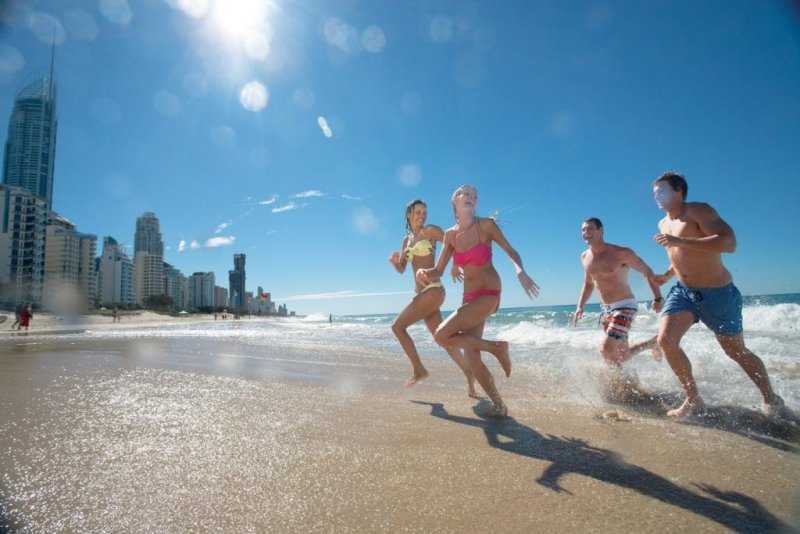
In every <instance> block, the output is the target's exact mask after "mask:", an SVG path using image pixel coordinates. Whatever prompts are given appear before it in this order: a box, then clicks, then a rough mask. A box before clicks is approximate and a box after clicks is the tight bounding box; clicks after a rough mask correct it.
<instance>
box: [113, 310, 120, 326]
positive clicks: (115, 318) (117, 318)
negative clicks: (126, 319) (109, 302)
mask: <svg viewBox="0 0 800 534" xmlns="http://www.w3.org/2000/svg"><path fill="white" fill-rule="evenodd" d="M119 320H120V315H119V308H117V307H116V306H114V319H113V320H112V321H111V322H112V323H118V322H119Z"/></svg>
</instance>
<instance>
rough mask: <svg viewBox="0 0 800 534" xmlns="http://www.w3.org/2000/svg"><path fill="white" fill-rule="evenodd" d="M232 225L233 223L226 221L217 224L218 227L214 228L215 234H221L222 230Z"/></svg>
mask: <svg viewBox="0 0 800 534" xmlns="http://www.w3.org/2000/svg"><path fill="white" fill-rule="evenodd" d="M230 225H231V223H227V222H224V223H222V224H220V225H219V226H217V229H216V230H214V233H215V234H219V233H220V232H222V231H223V230H224V229H225V228H227V227H229V226H230Z"/></svg>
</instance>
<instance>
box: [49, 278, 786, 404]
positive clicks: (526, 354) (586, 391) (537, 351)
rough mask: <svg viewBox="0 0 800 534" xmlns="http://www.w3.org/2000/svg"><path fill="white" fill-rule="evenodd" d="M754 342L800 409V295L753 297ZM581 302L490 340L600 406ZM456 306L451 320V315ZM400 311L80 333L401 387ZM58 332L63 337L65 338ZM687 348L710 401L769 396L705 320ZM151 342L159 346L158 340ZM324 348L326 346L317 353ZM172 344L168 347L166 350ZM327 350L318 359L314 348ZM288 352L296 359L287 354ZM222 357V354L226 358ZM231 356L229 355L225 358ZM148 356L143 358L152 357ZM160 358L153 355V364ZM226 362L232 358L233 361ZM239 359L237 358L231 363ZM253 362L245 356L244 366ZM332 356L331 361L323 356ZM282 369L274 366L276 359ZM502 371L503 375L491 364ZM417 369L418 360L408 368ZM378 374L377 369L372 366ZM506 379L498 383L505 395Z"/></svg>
mask: <svg viewBox="0 0 800 534" xmlns="http://www.w3.org/2000/svg"><path fill="white" fill-rule="evenodd" d="M744 303H745V305H744V312H743V315H744V328H745V341H746V343H747V346H748V348H750V350H752V351H753V352H754V353H756V354H757V355H758V356H759V357H761V359H762V360H763V361H764V363H765V364H766V367H767V370H768V372H769V374H770V378H771V380H772V384H773V386H774V388H775V390H776V392H778V393H779V394H780V395H781V396H783V397H784V399H785V400H786V403H787V404H788V405H789V406H791V407H793V408H797V407H800V357H799V355H798V348H800V329H799V328H798V326H799V325H800V294H784V295H763V296H748V297H745V298H744ZM573 311H574V306H573V305H565V306H541V307H539V306H532V307H525V308H501V309H500V310H499V311H498V312H497V314H495V315H494V316H492V317H490V318H489V320H488V321H487V324H486V330H485V335H484V337H485V338H487V339H502V340H506V341H509V342H510V344H511V357H512V362H513V365H514V374H513V376H512V379H513V380H515V381H516V382H517V383H519V382H520V381H524V380H528V381H529V382H530V384H531V388H538V390H539V391H542V390H548V391H549V392H550V393H552V394H557V395H559V396H561V397H562V398H563V399H564V400H567V401H574V402H577V403H583V402H589V403H592V404H594V403H596V402H598V401H599V400H600V399H599V396H598V390H597V384H596V383H597V375H598V373H599V372H601V371H602V369H603V368H604V364H603V363H602V358H601V356H600V354H599V351H598V347H599V344H600V342H601V340H602V331H601V328H600V323H599V321H600V307H599V305H597V304H594V305H592V304H590V305H587V307H586V311H585V313H584V317H583V318H582V319H581V321H580V322H579V324H578V325H577V326H576V327H572V326H571V324H570V321H571V316H572V312H573ZM447 313H448V312H447V311H445V312H444V316H445V317H446V316H447ZM395 316H396V315H395V314H370V315H343V316H334V317H333V322H332V323H329V318H328V316H327V315H310V316H306V317H287V318H269V319H254V320H242V321H236V322H234V323H231V322H218V323H205V324H203V325H201V326H198V325H196V324H195V325H191V324H187V325H168V326H160V327H141V328H132V329H131V328H129V329H124V330H116V331H109V330H97V331H92V330H91V329H90V330H88V331H87V332H85V333H81V334H74V335H73V337H74V338H76V339H81V338H87V339H92V338H103V339H108V338H111V339H114V338H134V339H138V340H140V341H142V342H143V343H144V345H143V347H144V348H143V349H142V350H141V351H140V353H141V354H142V355H146V354H147V353H148V350H150V349H148V345H147V339H150V340H156V339H173V340H174V341H175V342H176V343H177V342H178V341H179V340H180V339H184V340H186V339H187V338H190V339H191V340H192V343H188V344H187V343H183V344H182V345H180V351H187V350H188V349H187V347H190V346H192V347H194V348H192V349H191V351H192V355H191V356H190V358H191V359H192V360H193V361H194V362H195V363H194V365H196V366H199V367H202V366H203V365H204V363H203V361H204V360H208V362H207V363H210V364H213V363H214V362H215V361H216V362H217V363H218V364H219V365H223V366H228V367H232V368H234V369H235V368H242V367H243V366H244V367H247V369H246V371H247V372H250V373H253V372H256V373H257V372H258V369H259V360H261V359H269V360H272V361H273V364H274V361H275V360H276V358H279V357H280V358H285V359H286V362H284V363H285V365H284V368H285V370H286V372H287V373H290V374H291V373H295V374H301V375H304V376H306V377H307V375H314V376H318V377H319V378H320V379H325V375H326V374H327V372H328V370H332V369H336V368H337V367H338V368H339V370H341V369H342V368H346V370H347V373H348V374H349V375H351V376H352V375H356V376H357V375H358V366H359V362H358V361H352V359H348V360H345V359H342V360H337V359H336V358H334V357H331V356H330V354H335V352H336V351H333V352H331V351H328V350H327V349H329V348H334V349H335V348H337V347H338V348H340V349H341V352H342V353H345V352H346V353H348V354H360V355H362V357H363V358H370V359H372V360H376V361H383V362H385V363H386V364H387V366H385V367H383V368H382V369H385V373H384V374H380V373H379V374H378V375H376V376H371V377H369V379H371V380H386V381H389V382H392V381H396V382H398V383H400V382H402V381H403V380H405V378H406V377H405V375H402V376H395V375H396V367H392V366H391V365H390V364H391V363H393V362H394V360H395V359H398V360H400V361H402V362H403V363H405V362H406V357H405V355H404V353H403V352H402V350H401V349H400V346H399V345H398V343H397V341H396V339H395V337H394V335H393V334H392V332H391V329H390V325H391V323H392V321H393V320H394V318H395ZM657 330H658V316H657V314H655V313H653V312H652V311H651V310H650V309H648V307H647V305H646V304H645V303H640V304H639V313H638V315H637V316H636V320H635V322H634V325H633V328H632V330H631V335H630V339H631V341H633V342H636V341H639V340H644V339H647V338H649V337H651V336H654V335H655V334H656V333H657ZM409 333H410V334H411V336H412V338H413V339H414V340H415V342H416V344H417V348H418V350H419V352H420V355H421V357H422V359H423V362H424V361H430V360H433V361H442V362H447V361H449V357H448V356H447V354H446V353H445V352H444V351H443V350H441V348H440V347H438V346H437V345H436V344H435V343H434V342H433V339H432V336H431V335H430V334H429V333H428V331H427V330H426V329H425V327H424V325H423V323H417V324H415V325H413V326H412V327H411V328H410V329H409ZM64 337H65V336H59V338H60V341H66V340H65V339H64ZM682 346H683V348H684V350H685V351H686V353H687V355H688V356H689V358H690V360H691V362H692V365H693V369H694V374H695V378H696V380H697V382H698V386H699V388H700V392H701V394H702V395H703V397H704V399H705V400H706V402H707V403H711V404H719V405H736V406H745V407H758V406H759V405H760V402H761V399H760V396H759V394H758V392H757V390H756V388H755V387H754V385H753V384H752V383H751V382H750V381H749V379H748V378H747V376H746V375H745V374H744V372H743V371H742V370H741V369H740V368H739V367H738V365H736V364H735V363H734V362H733V361H732V360H730V359H729V358H728V357H727V356H726V355H725V354H724V352H723V351H722V349H721V348H720V347H719V345H718V344H717V342H716V340H715V339H714V336H713V334H712V333H711V332H710V331H709V330H708V329H707V328H706V327H705V326H704V325H702V324H697V325H695V326H693V327H692V328H691V329H690V330H689V332H688V333H687V335H686V336H685V337H684V339H683V343H682ZM151 348H152V346H151ZM315 348H320V349H323V348H324V349H326V350H320V351H315V350H314V349H315ZM159 350H164V349H159ZM317 352H319V354H324V355H325V356H320V357H317V356H315V354H316V353H317ZM286 354H293V355H294V356H291V357H286ZM220 355H222V356H220ZM223 356H224V358H223ZM143 357H144V356H143ZM154 358H156V357H155V356H151V357H149V358H148V359H149V360H150V361H152V360H153V359H154ZM225 358H228V359H227V360H226V359H225ZM230 359H233V360H236V361H238V363H231V362H230V361H229V360H230ZM245 360H246V362H244V361H245ZM323 360H324V361H323ZM273 367H274V365H273ZM491 368H492V369H493V370H494V371H493V372H494V373H495V376H496V377H500V376H501V372H500V371H499V369H498V368H496V367H491ZM625 368H626V369H627V370H629V371H630V372H632V373H635V375H637V376H638V378H639V380H640V382H641V383H642V385H644V386H645V387H646V388H648V389H650V390H651V391H652V392H654V393H665V394H674V395H679V394H680V393H681V388H680V385H679V383H678V381H677V379H676V378H675V376H674V375H673V373H672V371H671V370H670V368H669V366H668V364H667V363H666V361H664V360H662V361H661V362H656V361H654V360H653V358H652V356H651V354H650V352H649V351H645V352H642V353H640V354H638V355H636V356H634V357H633V358H632V359H631V360H630V361H629V362H628V363H626V364H625ZM409 369H410V366H409ZM453 371H454V372H453V376H452V377H448V378H451V379H454V380H453V387H461V385H460V383H459V381H458V380H459V379H460V376H459V374H458V373H457V372H456V369H455V366H454V367H453ZM373 372H374V371H373ZM502 384H503V382H502V380H501V381H500V382H499V385H500V388H501V391H502Z"/></svg>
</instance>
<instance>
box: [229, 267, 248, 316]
mask: <svg viewBox="0 0 800 534" xmlns="http://www.w3.org/2000/svg"><path fill="white" fill-rule="evenodd" d="M228 283H229V284H230V293H229V297H230V303H231V307H232V308H235V309H242V308H245V307H246V301H245V287H246V275H245V255H244V254H234V255H233V270H232V271H228Z"/></svg>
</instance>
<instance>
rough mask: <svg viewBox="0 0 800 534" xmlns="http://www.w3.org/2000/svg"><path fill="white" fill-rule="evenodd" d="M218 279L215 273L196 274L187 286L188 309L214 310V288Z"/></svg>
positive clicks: (190, 278) (191, 277)
mask: <svg viewBox="0 0 800 534" xmlns="http://www.w3.org/2000/svg"><path fill="white" fill-rule="evenodd" d="M215 282H216V279H215V277H214V273H194V274H192V276H190V277H189V281H188V284H187V293H188V302H187V307H188V308H192V309H195V310H197V309H201V308H213V307H214V306H215V305H216V304H215V301H214V296H215V295H214V293H215V291H214V287H215V285H214V284H215Z"/></svg>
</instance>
